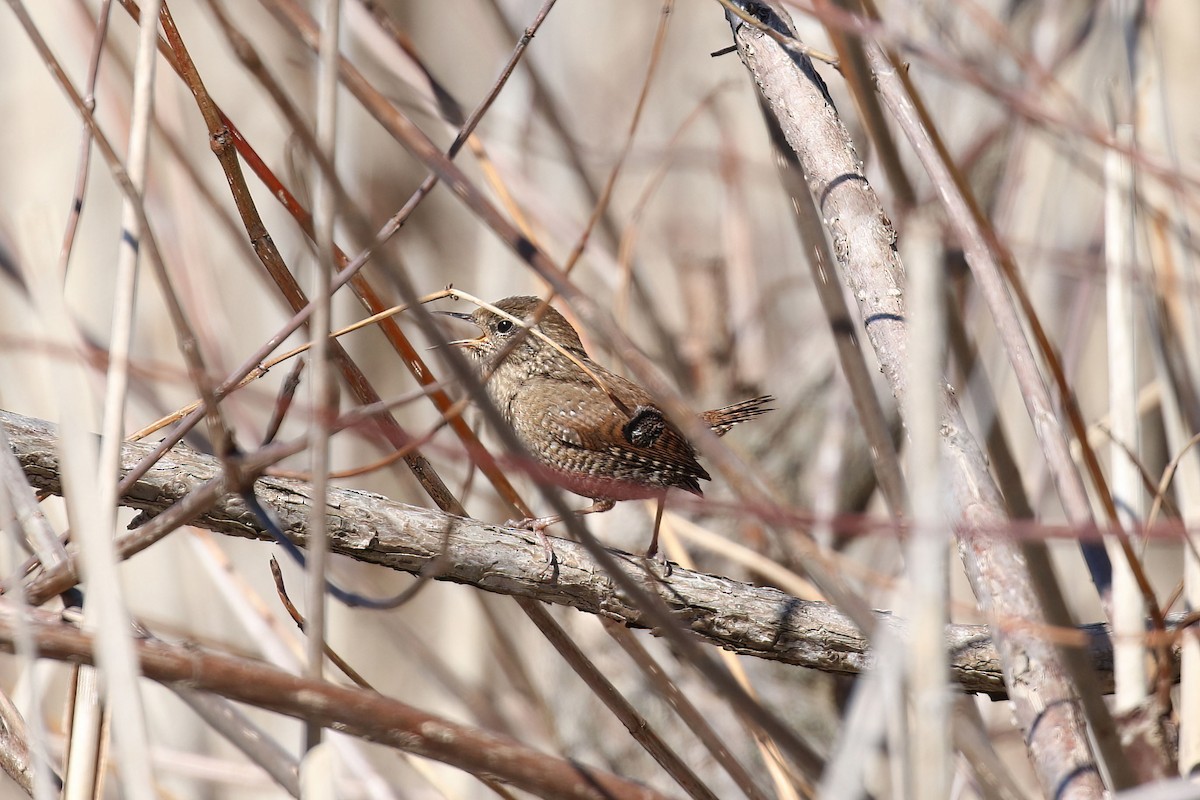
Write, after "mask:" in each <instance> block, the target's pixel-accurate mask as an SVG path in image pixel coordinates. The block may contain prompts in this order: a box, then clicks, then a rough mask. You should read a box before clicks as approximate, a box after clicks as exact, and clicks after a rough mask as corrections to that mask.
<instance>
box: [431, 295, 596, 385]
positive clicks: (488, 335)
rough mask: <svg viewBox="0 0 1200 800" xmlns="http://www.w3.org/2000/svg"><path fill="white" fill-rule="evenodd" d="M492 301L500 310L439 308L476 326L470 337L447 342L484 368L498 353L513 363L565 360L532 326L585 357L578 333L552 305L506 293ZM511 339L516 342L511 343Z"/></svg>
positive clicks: (490, 365)
mask: <svg viewBox="0 0 1200 800" xmlns="http://www.w3.org/2000/svg"><path fill="white" fill-rule="evenodd" d="M492 305H493V306H495V307H496V308H497V309H499V310H500V311H502V312H504V313H503V314H497V313H495V312H494V311H492V310H490V309H487V308H479V309H476V310H475V311H474V312H473V313H471V314H463V313H460V312H455V311H442V312H440V313H442V314H444V315H445V316H448V317H454V318H455V319H461V320H463V321H465V322H470V323H473V324H474V325H475V326H476V327H478V328H479V331H480V334H479V336H476V337H475V338H473V339H458V340H456V341H453V342H450V345H451V346H453V347H460V348H462V349H463V350H464V351H466V352H467V354H468V355H470V356H471V357H472V358H474V359H475V360H476V361H477V362H479V364H480V366H481V367H483V368H484V369H495V368H496V367H497V366H498V359H499V358H500V357H501V355H502V354H506V355H505V362H506V363H507V362H509V361H510V360H511V361H513V363H522V362H525V361H527V360H529V359H531V358H532V359H537V360H541V359H542V358H549V359H551V360H557V359H560V358H561V359H563V360H567V359H565V358H564V357H563V356H562V355H561V354H558V353H557V352H556V351H555V350H554V348H553V347H551V346H550V345H549V344H547V343H546V342H545V341H543V340H542V339H541V338H540V337H538V336H535V335H533V333H532V332H531V331H533V330H536V331H539V332H541V334H542V335H543V336H545V337H546V338H547V339H550V340H551V341H552V342H554V343H555V344H557V345H558V346H559V347H561V348H562V349H564V350H566V351H567V352H569V353H571V354H572V355H574V356H576V357H577V358H586V357H587V353H586V352H585V351H584V349H583V343H582V342H581V341H580V340H579V334H577V333H576V332H575V329H574V328H572V327H571V323H569V322H567V320H566V318H565V317H563V315H562V314H560V313H558V312H557V311H555V310H554V309H553V308H550V307H546V306H545V304H544V303H543V302H542V301H541V300H539V299H538V298H536V297H527V296H517V297H506V298H504V299H503V300H497V301H496V302H494V303H492ZM539 312H540V314H539ZM539 316H540V319H538V317H539ZM514 320H517V321H514ZM526 329H530V330H526ZM514 342H515V343H516V344H513V343H514ZM510 349H511V352H509V351H510Z"/></svg>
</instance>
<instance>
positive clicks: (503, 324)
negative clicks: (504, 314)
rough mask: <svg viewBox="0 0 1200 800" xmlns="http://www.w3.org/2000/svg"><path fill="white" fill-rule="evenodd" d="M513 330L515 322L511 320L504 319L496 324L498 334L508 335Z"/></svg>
mask: <svg viewBox="0 0 1200 800" xmlns="http://www.w3.org/2000/svg"><path fill="white" fill-rule="evenodd" d="M512 329H513V322H512V320H511V319H502V320H500V321H499V322H497V323H496V333H508V332H509V331H511V330H512Z"/></svg>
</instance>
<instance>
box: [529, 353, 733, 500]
mask: <svg viewBox="0 0 1200 800" xmlns="http://www.w3.org/2000/svg"><path fill="white" fill-rule="evenodd" d="M599 375H600V378H601V380H603V381H605V383H606V384H607V386H608V389H609V391H610V392H612V393H613V394H614V395H616V396H617V398H618V399H619V400H620V401H621V403H622V404H623V405H625V406H626V408H627V409H628V411H629V413H628V414H627V413H625V412H624V411H622V410H621V409H620V408H618V407H617V405H616V404H615V403H614V402H613V401H612V399H611V398H610V397H609V396H608V394H607V393H605V392H604V391H602V390H601V389H600V388H599V387H598V386H596V385H595V384H594V383H590V382H588V383H585V382H569V383H568V382H563V383H560V384H558V385H557V386H556V387H555V389H554V401H553V402H552V403H547V404H546V406H545V409H546V410H545V412H544V413H543V415H542V420H541V423H542V426H543V430H544V431H545V432H546V433H549V434H550V435H551V437H553V438H554V439H555V440H557V441H558V442H559V443H560V444H561V445H562V451H560V453H559V458H560V460H562V461H563V462H565V463H578V464H585V463H590V464H593V465H594V466H593V467H592V468H591V469H579V470H576V469H574V468H571V469H572V471H596V470H601V471H603V472H605V473H606V474H610V475H612V476H613V477H615V478H617V479H618V480H628V481H631V482H636V481H638V480H639V479H640V478H645V480H646V481H647V482H649V483H652V484H655V485H661V486H674V487H677V488H680V489H686V490H688V491H691V492H695V493H697V494H699V493H700V484H699V481H700V480H709V479H710V478H709V474H708V473H707V472H706V471H705V469H704V467H702V466H700V463H699V462H698V461H697V460H696V453H695V450H693V449H692V446H691V444H690V443H689V442H688V441H687V439H685V438H684V437H683V434H681V433H680V432H679V430H678V429H676V427H675V426H674V425H672V424H671V423H670V422H669V421H668V420H667V419H666V417H664V416H663V413H662V412H661V411H660V410H659V409H658V408H657V407H656V406H654V405H653V404H652V403H651V402H650V397H649V395H648V394H646V392H645V391H644V390H642V389H641V388H640V387H638V386H637V385H636V384H633V383H630V382H629V381H627V380H625V379H624V378H621V377H620V376H619V375H613V374H612V373H608V372H607V370H604V371H603V372H599ZM572 451H573V452H572ZM587 459H592V461H590V462H589V461H587Z"/></svg>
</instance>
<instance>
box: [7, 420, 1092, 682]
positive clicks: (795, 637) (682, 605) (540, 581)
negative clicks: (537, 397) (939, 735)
mask: <svg viewBox="0 0 1200 800" xmlns="http://www.w3.org/2000/svg"><path fill="white" fill-rule="evenodd" d="M0 424H3V425H4V428H5V430H6V431H7V433H8V436H9V438H10V440H11V444H12V447H13V451H14V453H15V454H16V456H17V459H18V460H19V461H20V463H21V465H22V467H23V468H24V469H25V473H26V475H27V476H28V477H29V480H30V482H31V483H32V484H33V485H34V486H35V487H37V488H39V489H44V490H46V491H50V492H58V491H60V490H61V486H60V483H59V475H58V455H57V451H56V436H57V434H56V431H55V429H54V426H52V425H50V424H49V423H46V422H43V421H41V420H36V419H31V418H28V417H22V416H19V415H16V414H10V413H7V412H2V411H0ZM150 449H151V448H150V447H149V446H147V445H142V444H129V445H126V446H125V450H124V453H123V456H122V461H123V468H124V469H128V468H129V467H131V466H132V465H133V464H135V463H136V462H137V461H138V460H139V459H141V458H142V457H143V456H144V455H145V454H146V453H147V452H149V450H150ZM219 476H220V465H219V463H218V462H217V460H216V459H214V458H212V457H210V456H207V455H204V454H202V453H197V452H195V451H192V450H186V449H181V448H176V449H175V450H172V451H171V452H170V454H169V455H168V456H167V457H166V458H163V459H162V460H160V461H159V462H158V464H157V465H156V466H155V467H153V468H152V469H151V470H150V471H149V472H148V473H147V474H146V475H145V476H144V477H143V478H142V479H141V480H140V481H138V483H137V484H136V485H135V486H134V487H133V489H132V490H131V491H130V492H129V493H128V494H127V495H126V496H124V497H122V498H121V503H122V504H123V505H126V506H129V507H132V508H137V509H141V510H143V511H145V512H147V513H148V514H151V515H156V514H160V513H162V512H164V511H166V510H168V509H171V508H173V507H175V506H176V505H177V504H179V503H180V502H181V501H182V500H183V499H184V498H185V497H187V496H188V495H189V494H191V493H195V492H198V491H200V490H201V489H202V487H205V486H208V485H211V484H212V483H213V482H215V481H217V480H218V478H219ZM255 491H256V492H257V493H258V496H259V497H260V498H261V499H262V500H263V502H264V503H265V504H266V505H267V506H268V507H269V508H271V509H272V510H273V511H274V512H275V514H276V515H277V516H278V517H279V521H280V525H281V527H282V529H283V530H284V532H285V533H286V534H287V535H288V536H289V537H290V538H291V539H292V541H294V542H295V543H296V544H298V545H301V546H303V545H304V542H305V537H306V534H307V531H306V529H305V520H306V519H307V517H308V505H309V495H308V485H307V484H305V483H303V482H300V481H294V480H284V479H280V478H263V479H261V480H259V481H258V482H257V483H256V484H255ZM192 524H195V525H198V526H200V527H204V528H207V529H209V530H213V531H218V532H221V533H227V534H233V535H236V536H246V537H252V538H258V539H269V538H270V537H269V534H267V533H265V532H264V531H262V530H261V529H260V528H259V526H258V524H257V523H256V522H255V520H254V519H253V517H252V516H251V515H250V514H249V513H248V512H247V511H246V509H245V507H244V505H243V504H242V502H241V501H240V500H239V499H238V498H237V497H236V496H232V495H228V494H223V493H217V495H216V499H215V500H214V501H213V502H212V503H211V504H210V505H209V506H208V509H207V510H206V511H204V512H203V513H202V514H200V516H198V517H196V518H195V519H194V520H192ZM329 532H330V537H331V540H330V547H331V548H332V549H333V551H334V552H336V553H340V554H342V555H346V556H349V557H351V558H354V559H356V560H359V561H364V562H367V563H371V564H379V565H381V566H386V567H390V568H392V569H396V570H401V571H404V572H410V573H414V574H417V573H420V572H421V571H422V569H424V568H426V567H427V566H429V565H430V564H431V563H433V562H434V560H435V559H436V558H437V557H438V556H439V554H442V553H443V552H444V554H445V558H444V559H442V560H441V563H444V564H445V566H444V568H443V569H442V570H441V572H439V573H438V574H437V577H438V579H439V580H449V581H455V582H458V583H465V584H469V585H471V586H475V587H477V588H479V589H485V590H487V591H491V592H498V593H501V594H510V595H516V596H520V597H528V598H532V599H535V600H540V601H542V602H546V603H555V604H558V605H566V606H573V607H575V608H578V609H579V610H581V611H584V612H587V613H589V614H597V615H600V616H604V617H607V618H609V619H613V620H617V621H619V622H621V623H622V624H624V625H627V626H630V627H646V623H645V621H644V615H643V613H642V612H641V610H640V609H638V608H636V607H634V606H632V605H630V604H629V603H628V602H627V601H626V599H625V598H624V597H623V596H622V595H621V593H620V592H618V591H616V590H615V589H614V587H613V583H612V581H611V580H610V579H609V578H607V577H606V576H605V575H604V574H602V573H601V572H600V570H599V569H598V568H597V567H596V565H595V563H594V562H593V561H592V560H591V558H589V557H588V555H587V553H586V552H585V551H584V549H583V548H582V547H581V546H579V545H578V544H576V543H574V542H569V541H566V540H562V539H555V540H554V550H555V553H556V555H557V557H558V561H559V567H558V574H557V576H553V577H552V576H551V575H549V574H548V573H547V568H546V560H545V554H544V552H543V550H542V547H541V545H540V543H539V542H538V540H537V539H536V537H535V536H533V535H532V534H530V533H527V532H525V531H518V530H513V529H508V528H501V527H498V526H495V525H487V524H485V523H481V522H478V521H476V520H471V519H463V518H461V517H452V516H449V515H446V514H443V513H440V512H437V511H430V510H429V509H425V508H418V507H415V506H409V505H405V504H403V503H397V502H395V501H392V500H389V499H388V498H386V497H383V496H381V495H377V494H372V493H370V492H363V491H359V490H356V489H332V490H331V491H330V494H329ZM136 534H137V531H136V530H135V531H133V532H131V533H129V534H126V535H125V537H123V539H128V538H132V537H133V536H135V535H136ZM118 548H121V541H118ZM614 552H615V553H616V554H617V555H618V556H619V557H620V561H621V563H623V564H625V565H626V567H627V570H628V572H629V574H630V575H633V576H635V577H637V578H638V579H639V580H640V581H641V583H642V585H643V586H644V587H645V588H646V589H647V590H648V591H653V592H656V593H657V594H658V595H659V596H660V597H661V598H662V599H663V601H664V602H666V603H667V604H668V605H669V606H670V607H671V608H672V609H673V610H674V611H675V612H676V613H677V614H678V615H679V616H680V618H681V619H684V620H686V621H687V622H688V625H689V627H690V628H691V629H692V630H693V631H694V632H695V633H696V634H698V635H699V636H701V637H702V638H704V639H706V640H708V641H709V642H711V643H713V644H716V645H719V646H721V647H724V648H726V649H728V650H732V651H733V652H736V653H742V654H745V655H752V656H758V657H760V658H766V659H771V660H775V661H782V662H784V663H786V664H794V665H797V666H803V667H810V668H812V669H819V670H822V671H825V672H842V673H858V672H861V671H862V670H864V669H865V668H866V667H867V666H868V664H869V655H868V653H867V642H866V640H865V639H864V638H863V637H862V636H861V635H860V634H859V632H858V631H857V629H856V628H855V627H854V626H853V625H852V624H851V623H850V621H849V620H848V619H846V617H844V616H843V615H842V614H840V613H839V612H838V611H837V610H836V609H834V608H832V607H831V606H829V605H828V604H826V603H818V602H812V601H805V600H798V599H796V598H794V597H791V596H789V595H787V594H784V593H783V592H780V591H778V590H776V589H772V588H769V587H761V586H752V585H749V584H746V583H742V582H740V581H735V580H731V579H729V578H723V577H720V576H716V575H706V574H704V573H700V572H692V571H689V570H685V569H682V568H679V567H676V568H675V569H674V571H673V572H672V573H671V576H670V578H668V579H666V580H661V579H657V578H656V579H651V578H649V577H648V576H647V573H646V572H645V571H644V570H643V562H642V559H640V558H635V557H633V556H630V555H628V554H626V553H621V552H619V551H614ZM32 585H33V586H35V587H36V586H37V585H38V582H37V579H35V581H34V583H33V584H32ZM877 614H878V619H879V621H880V623H882V624H892V625H895V624H899V622H898V621H897V620H895V618H893V617H892V616H891V615H889V614H886V613H884V612H877ZM1085 630H1086V631H1087V632H1088V634H1089V638H1090V641H1091V647H1090V653H1091V658H1092V661H1093V663H1094V665H1095V667H1096V669H1097V670H1098V671H1099V673H1100V675H1101V676H1102V680H1103V681H1104V682H1105V683H1106V684H1107V685H1108V686H1111V683H1112V648H1111V644H1110V642H1109V641H1108V637H1107V634H1106V632H1105V629H1104V628H1103V626H1092V627H1089V628H1087V629H1085ZM946 636H947V648H948V650H949V653H950V661H951V669H952V672H953V675H954V678H955V680H957V681H958V682H959V683H960V684H961V685H962V687H963V689H965V690H967V691H972V692H986V693H989V694H992V695H1003V694H1004V693H1005V688H1004V682H1003V676H1002V674H1001V671H1000V664H999V659H998V658H997V655H996V650H995V647H994V646H993V645H992V641H991V637H990V635H989V633H988V630H987V628H986V627H985V626H982V625H951V626H950V627H949V628H948V629H947V632H946Z"/></svg>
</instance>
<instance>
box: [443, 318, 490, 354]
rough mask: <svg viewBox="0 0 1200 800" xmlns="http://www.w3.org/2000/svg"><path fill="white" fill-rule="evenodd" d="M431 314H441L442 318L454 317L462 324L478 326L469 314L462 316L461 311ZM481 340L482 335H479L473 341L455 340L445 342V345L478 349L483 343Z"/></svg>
mask: <svg viewBox="0 0 1200 800" xmlns="http://www.w3.org/2000/svg"><path fill="white" fill-rule="evenodd" d="M433 313H435V314H441V315H442V316H443V317H454V318H455V319H461V320H462V321H463V322H469V323H471V324H472V325H476V326H478V323H476V322H475V318H474V317H472V316H471V315H470V314H464V313H462V312H461V311H435V312H433ZM483 340H484V335H483V334H480V335H479V336H478V337H476V338H474V339H455V340H454V341H453V342H446V344H448V345H450V346H451V347H478V346H479V345H480V344H482V343H483Z"/></svg>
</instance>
